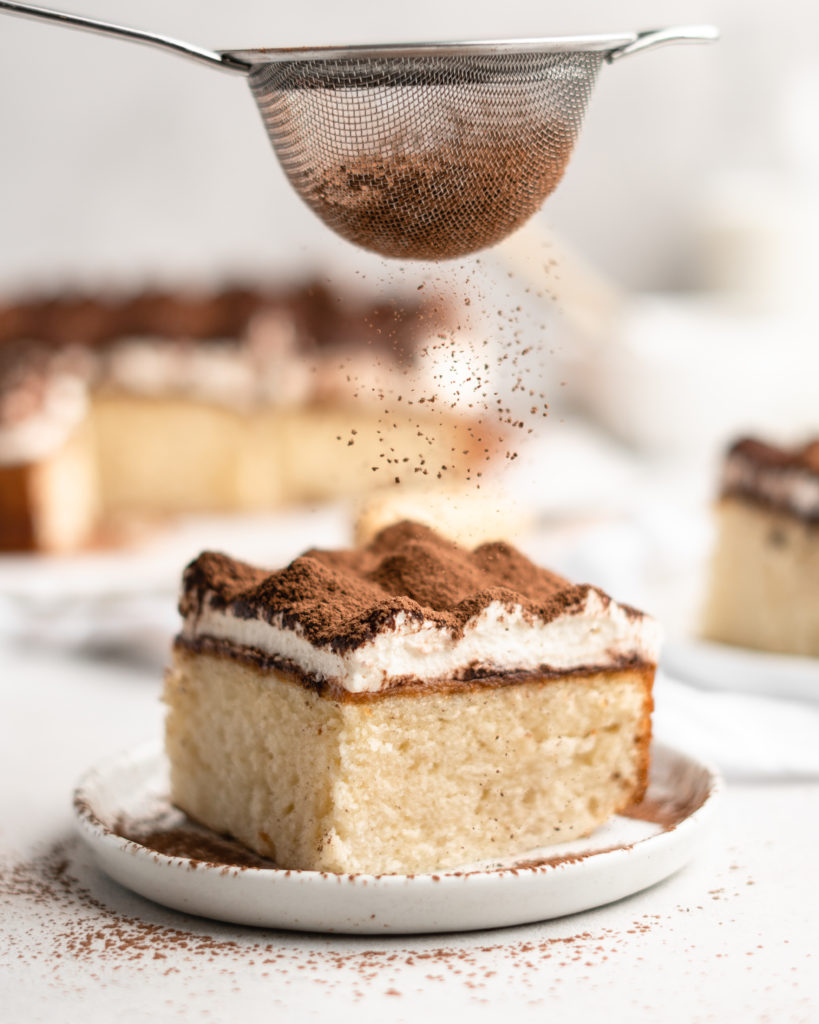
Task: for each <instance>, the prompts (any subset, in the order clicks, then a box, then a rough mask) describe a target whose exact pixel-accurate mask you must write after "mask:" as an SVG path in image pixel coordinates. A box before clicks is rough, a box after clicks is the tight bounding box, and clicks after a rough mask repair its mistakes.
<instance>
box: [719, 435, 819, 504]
mask: <svg viewBox="0 0 819 1024" xmlns="http://www.w3.org/2000/svg"><path fill="white" fill-rule="evenodd" d="M722 493H723V494H724V495H742V496H745V497H749V498H753V499H756V500H758V501H762V502H764V503H765V504H768V505H771V506H773V507H775V508H780V509H783V510H785V511H788V512H791V513H793V514H794V515H796V516H799V517H800V518H803V519H808V520H819V441H814V442H813V443H811V444H807V445H805V446H804V447H802V448H797V449H784V448H776V447H773V446H772V445H767V444H764V443H763V442H761V441H755V440H752V439H750V438H746V439H744V440H742V441H739V442H737V443H736V444H735V445H734V446H733V447H732V448H731V450H730V451H729V453H728V456H727V458H726V460H725V465H724V468H723V475H722Z"/></svg>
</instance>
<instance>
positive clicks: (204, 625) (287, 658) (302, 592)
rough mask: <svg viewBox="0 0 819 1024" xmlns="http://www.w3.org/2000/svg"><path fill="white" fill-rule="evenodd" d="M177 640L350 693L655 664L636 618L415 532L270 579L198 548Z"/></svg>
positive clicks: (520, 567) (490, 553) (503, 549)
mask: <svg viewBox="0 0 819 1024" xmlns="http://www.w3.org/2000/svg"><path fill="white" fill-rule="evenodd" d="M180 611H181V613H182V615H183V617H184V625H183V629H182V639H183V641H187V642H189V643H196V642H198V641H215V642H217V643H223V644H225V645H227V646H228V647H229V649H231V650H238V651H239V652H241V651H242V650H243V649H244V650H249V651H252V652H253V654H254V655H255V656H257V657H258V656H261V657H262V658H266V659H271V660H272V661H274V662H275V661H280V662H281V663H283V664H287V665H289V666H291V667H292V668H294V669H295V670H296V671H298V672H300V673H302V674H303V675H305V676H308V677H309V678H311V679H314V680H317V681H319V682H326V683H330V684H333V685H335V686H338V687H341V688H343V689H345V690H347V691H349V692H352V693H364V692H377V691H380V690H385V689H389V688H390V687H392V686H394V685H396V684H398V683H401V682H402V681H406V680H409V679H411V680H413V681H416V682H421V683H423V682H431V683H433V682H437V681H442V680H453V679H464V680H466V679H480V678H481V677H487V676H499V675H501V676H502V675H510V674H516V673H521V672H526V673H536V672H544V673H555V672H566V671H572V670H579V669H592V668H594V669H606V668H613V667H619V666H621V665H623V664H626V663H632V662H642V663H651V664H654V663H656V660H657V654H658V646H659V631H658V627H657V625H656V624H655V623H654V622H653V620H651V619H650V618H648V617H647V616H645V615H643V614H642V613H641V612H638V611H636V610H635V609H633V608H629V607H628V606H626V605H620V604H617V603H616V602H615V601H612V599H611V598H609V597H608V596H607V595H606V594H604V593H603V592H602V591H601V590H598V589H597V588H595V587H592V586H589V585H587V584H581V585H575V584H571V583H569V582H568V581H567V580H565V579H563V578H562V577H560V576H557V575H555V574H554V573H551V572H548V571H547V570H545V569H540V568H538V567H537V566H535V565H534V564H533V563H532V562H530V561H529V560H528V559H527V558H526V557H525V556H524V555H522V554H521V553H520V552H519V551H517V550H516V549H515V548H513V547H511V546H510V545H508V544H505V543H501V542H496V543H491V544H482V545H481V546H480V547H477V548H475V549H474V550H473V551H469V550H467V549H465V548H461V547H458V546H457V545H456V544H453V543H451V542H450V541H448V540H446V539H444V538H443V537H441V536H440V535H438V534H437V533H435V532H434V531H432V530H430V529H428V528H427V527H423V526H420V525H418V524H416V523H409V522H404V523H398V524H396V525H394V526H390V527H387V528H386V529H385V530H382V531H381V533H379V534H378V535H377V536H376V537H375V539H374V540H373V541H372V543H371V544H369V545H368V546H367V547H365V548H360V549H356V550H342V551H318V550H311V551H308V552H306V553H305V554H304V555H302V556H301V557H300V558H297V559H296V560H295V561H294V562H292V563H291V564H290V565H289V566H287V567H286V568H284V569H282V570H280V571H278V572H272V573H271V572H268V571H265V570H261V569H256V568H253V567H252V566H249V565H246V564H245V563H242V562H237V561H235V560H234V559H231V558H228V557H227V556H225V555H219V554H214V553H212V552H206V553H204V554H202V555H200V556H199V558H197V559H196V560H195V561H194V562H192V563H191V564H190V565H189V566H188V568H187V569H186V570H185V575H184V579H183V590H182V597H181V602H180Z"/></svg>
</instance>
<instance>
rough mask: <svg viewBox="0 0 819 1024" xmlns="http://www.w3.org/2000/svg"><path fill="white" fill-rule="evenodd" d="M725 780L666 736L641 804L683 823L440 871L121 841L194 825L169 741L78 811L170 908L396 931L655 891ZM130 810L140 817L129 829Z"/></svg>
mask: <svg viewBox="0 0 819 1024" xmlns="http://www.w3.org/2000/svg"><path fill="white" fill-rule="evenodd" d="M719 789H720V781H719V777H718V776H717V775H716V773H715V772H714V771H713V770H712V769H709V768H707V767H705V766H704V765H703V764H701V763H699V762H697V761H695V760H693V759H692V758H690V757H687V756H686V755H684V754H681V753H679V752H677V751H675V750H673V749H672V748H670V747H664V746H660V745H658V744H655V746H654V747H653V748H652V769H651V779H650V784H649V790H648V793H647V795H646V800H645V801H644V802H643V804H642V805H641V807H642V808H643V810H644V811H645V814H646V816H647V817H649V818H652V817H653V818H654V819H656V821H661V820H663V815H664V814H667V813H668V811H669V809H672V810H673V811H674V821H673V823H672V824H670V825H669V821H668V819H665V820H666V823H665V824H658V823H655V821H649V820H641V819H640V818H639V817H621V816H616V817H614V818H612V819H611V821H609V822H607V823H606V824H605V825H603V826H602V827H601V828H599V829H597V830H596V831H595V833H594V834H593V835H592V836H589V837H587V838H586V839H581V840H576V841H574V842H572V843H563V844H559V845H556V846H550V847H548V848H545V849H543V850H539V851H529V852H527V853H524V854H522V855H521V857H519V858H516V859H512V860H508V861H503V862H498V863H495V864H491V865H480V866H473V867H469V868H463V869H461V870H458V871H455V870H447V871H441V872H440V873H438V874H434V875H433V874H419V875H363V874H362V875H335V874H329V873H325V872H317V871H286V870H282V869H278V868H273V867H270V868H268V867H239V866H235V865H229V864H226V863H225V862H224V861H221V862H217V863H214V862H209V861H202V860H192V859H190V858H188V857H180V856H168V855H166V854H163V853H157V852H155V851H154V850H152V849H150V848H148V847H146V846H144V845H141V844H140V843H138V842H135V841H133V840H132V839H126V838H123V837H122V836H121V835H120V834H119V832H118V831H117V829H119V831H128V832H129V834H134V829H135V828H137V827H139V829H142V830H144V829H145V828H150V827H154V826H156V825H159V826H161V828H163V829H172V828H176V827H180V826H182V825H183V823H184V818H183V816H182V815H181V814H180V812H179V811H177V810H176V809H175V808H173V807H172V806H171V804H170V803H169V801H168V797H167V793H168V767H167V763H166V760H165V758H164V755H163V754H162V753H161V751H160V749H159V747H158V746H157V745H150V746H145V747H140V748H138V749H136V750H134V751H131V752H128V753H125V754H123V755H121V756H119V757H117V758H115V759H112V760H109V761H107V762H106V763H104V764H102V765H100V766H99V767H97V768H94V769H92V770H91V771H89V772H88V774H87V775H86V776H85V777H84V778H83V779H82V781H81V782H80V784H79V787H78V789H77V791H76V794H75V810H76V815H77V824H78V828H79V831H80V834H81V835H82V837H83V839H84V840H85V842H86V843H87V844H88V845H89V847H90V849H91V850H92V852H93V853H94V855H95V857H96V860H97V862H98V864H99V866H100V867H101V868H102V870H104V871H105V872H106V873H107V874H108V875H110V876H111V877H112V878H113V879H115V880H116V881H117V882H119V883H121V884H122V885H124V886H126V887H127V888H129V889H132V890H134V891H135V892H137V893H139V894H140V895H142V896H145V897H147V898H148V899H151V900H154V901H155V902H157V903H160V904H163V905H164V906H167V907H172V908H174V909H176V910H181V911H184V912H186V913H189V914H196V915H199V916H202V917H210V918H215V919H217V920H221V921H229V922H232V923H235V924H244V925H255V926H259V927H268V928H286V929H293V930H296V931H317V932H341V933H357V934H380V935H386V934H410V933H435V932H451V931H468V930H473V929H485V928H497V927H504V926H508V925H516V924H524V923H527V922H532V921H542V920H547V919H549V918H554V917H561V916H563V915H566V914H573V913H577V912H579V911H582V910H588V909H590V908H592V907H597V906H601V905H603V904H605V903H610V902H612V901H614V900H618V899H621V898H623V897H624V896H629V895H631V894H632V893H635V892H639V891H641V890H643V889H646V888H648V887H649V886H651V885H654V884H655V883H656V882H659V881H661V880H662V879H664V878H667V877H668V876H669V875H671V874H673V873H674V872H675V871H677V870H679V868H681V867H682V866H683V865H684V864H685V863H686V862H687V861H688V860H689V859H690V858H691V857H692V856H693V855H694V853H695V851H696V849H697V847H698V845H699V844H700V842H701V841H702V839H703V836H704V835H705V830H706V826H707V825H708V823H709V822H710V820H711V819H712V817H713V812H714V805H715V802H716V801H715V798H716V796H717V793H718V791H719ZM123 821H127V822H130V823H131V824H130V825H129V826H128V828H127V829H123V827H122V824H121V823H122V822H123ZM143 834H144V833H143ZM544 858H548V859H544ZM536 860H537V861H540V863H536V864H534V865H532V864H528V865H527V864H526V863H525V862H527V861H529V862H531V861H536Z"/></svg>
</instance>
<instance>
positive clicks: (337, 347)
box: [0, 283, 496, 550]
mask: <svg viewBox="0 0 819 1024" xmlns="http://www.w3.org/2000/svg"><path fill="white" fill-rule="evenodd" d="M441 337H444V338H445V339H447V340H446V342H441V340H440V339H441ZM458 338H459V331H458V328H457V326H456V325H455V324H454V322H453V320H452V315H451V309H450V308H448V307H447V304H446V303H445V302H444V301H443V300H441V299H440V298H432V299H425V298H422V297H420V296H419V297H416V296H413V297H412V298H410V299H407V298H406V297H398V296H397V297H394V298H393V299H391V300H390V299H388V300H384V299H383V298H379V299H377V300H376V299H373V298H368V297H366V296H360V295H359V296H355V295H352V294H341V293H336V292H333V291H332V290H330V289H329V288H328V287H327V286H326V285H323V284H318V283H311V284H304V285H300V286H293V287H287V288H282V289H280V290H278V291H271V290H263V289H261V288H257V289H246V288H235V289H224V290H220V291H214V292H211V293H200V294H188V293H183V292H178V291H177V292H171V291H168V292H142V293H139V294H135V295H131V296H124V297H123V296H120V297H109V298H100V297H98V296H90V295H72V296H67V295H63V296H59V297H56V298H51V299H43V298H36V299H31V300H28V301H25V302H22V301H21V302H15V303H9V304H6V305H5V306H0V550H29V549H35V550H36V549H41V550H70V549H72V548H75V547H78V546H81V545H83V544H86V543H88V542H89V540H90V539H91V538H93V537H94V536H95V534H96V532H97V530H98V527H99V526H100V524H103V525H105V524H111V523H112V522H120V523H121V522H123V521H127V519H128V517H134V516H136V517H154V516H164V515H173V514H179V513H189V512H194V513H196V512H204V511H209V512H210V511H214V512H233V511H258V510H264V509H270V508H275V507H277V506H279V505H281V504H283V503H286V502H298V501H305V500H314V499H324V498H332V497H337V496H341V495H350V494H359V493H362V492H366V491H368V490H371V489H372V488H373V487H375V486H379V485H384V484H386V483H392V481H393V479H395V478H400V479H401V480H402V483H407V482H409V483H412V482H413V481H414V480H415V479H418V480H423V479H424V478H425V477H427V476H428V475H429V470H430V468H432V469H433V476H434V475H435V472H441V467H445V468H446V472H447V474H451V475H452V476H453V477H454V478H455V479H458V478H459V477H461V478H462V477H463V476H464V475H468V474H469V472H470V471H471V470H474V469H475V467H476V466H477V465H478V464H480V463H482V462H483V461H485V460H486V459H487V458H489V457H490V456H491V454H492V451H493V450H494V445H495V444H496V438H493V437H491V436H490V435H491V433H492V432H491V429H488V428H486V427H484V425H483V424H482V423H480V422H479V420H478V419H477V418H475V417H469V416H464V415H462V414H461V413H460V412H459V411H458V410H456V409H453V408H451V407H450V403H445V402H437V403H435V402H434V401H429V400H428V398H425V396H428V395H429V394H430V392H431V391H432V390H434V389H435V388H436V387H437V386H438V384H439V383H440V381H435V380H432V379H430V367H431V366H432V365H433V362H434V361H430V360H427V359H425V358H422V353H424V352H425V351H426V349H427V347H428V346H430V345H431V344H437V345H438V346H439V347H440V346H441V345H442V344H448V345H450V347H451V349H452V352H453V353H456V352H457V348H458ZM388 392H392V395H390V394H388ZM396 393H397V396H398V397H396ZM413 399H416V400H415V401H413Z"/></svg>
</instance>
